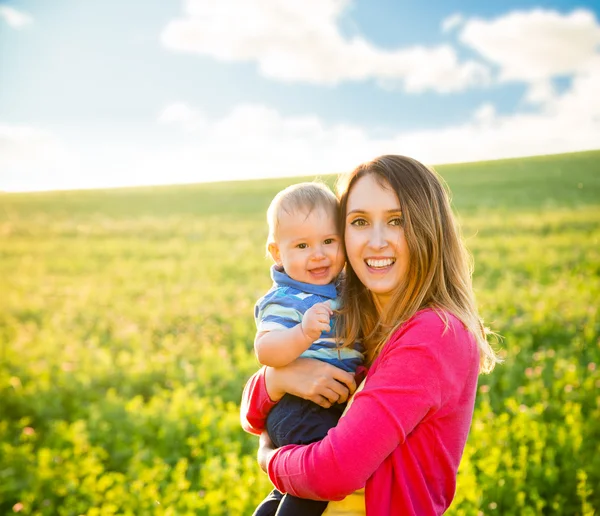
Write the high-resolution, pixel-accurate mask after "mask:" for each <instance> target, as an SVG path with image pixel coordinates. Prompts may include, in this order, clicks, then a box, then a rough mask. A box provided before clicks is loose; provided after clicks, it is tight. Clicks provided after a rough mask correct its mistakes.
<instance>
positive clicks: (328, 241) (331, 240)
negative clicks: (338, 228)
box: [323, 238, 335, 245]
mask: <svg viewBox="0 0 600 516" xmlns="http://www.w3.org/2000/svg"><path fill="white" fill-rule="evenodd" d="M334 242H335V238H326V239H325V240H324V241H323V243H324V244H325V245H329V244H333V243H334Z"/></svg>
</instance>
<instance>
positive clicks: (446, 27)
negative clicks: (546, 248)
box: [442, 13, 464, 32]
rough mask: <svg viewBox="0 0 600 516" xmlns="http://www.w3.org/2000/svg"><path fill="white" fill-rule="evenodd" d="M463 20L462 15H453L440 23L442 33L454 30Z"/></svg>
mask: <svg viewBox="0 0 600 516" xmlns="http://www.w3.org/2000/svg"><path fill="white" fill-rule="evenodd" d="M463 21H464V18H463V16H462V14H459V13H455V14H452V15H450V16H448V17H447V18H445V19H444V20H443V21H442V32H450V31H451V30H453V29H456V27H458V26H459V25H460V24H461V23H463Z"/></svg>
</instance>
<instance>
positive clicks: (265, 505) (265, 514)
mask: <svg viewBox="0 0 600 516" xmlns="http://www.w3.org/2000/svg"><path fill="white" fill-rule="evenodd" d="M282 498H283V493H280V492H279V491H277V489H273V491H271V492H270V493H269V494H268V496H267V497H266V498H265V499H264V500H263V501H262V502H260V505H259V506H258V507H257V508H256V509H255V510H254V512H253V513H252V516H275V514H276V513H277V509H278V508H279V504H280V502H281V499H282Z"/></svg>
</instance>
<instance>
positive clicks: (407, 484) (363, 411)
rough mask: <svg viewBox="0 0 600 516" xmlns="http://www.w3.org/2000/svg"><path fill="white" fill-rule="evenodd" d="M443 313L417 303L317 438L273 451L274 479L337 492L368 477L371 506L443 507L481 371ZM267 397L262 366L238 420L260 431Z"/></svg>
mask: <svg viewBox="0 0 600 516" xmlns="http://www.w3.org/2000/svg"><path fill="white" fill-rule="evenodd" d="M448 319H449V320H448V328H445V326H444V322H443V321H442V320H441V318H440V316H439V315H437V314H436V313H435V312H433V311H432V310H423V311H421V312H418V313H417V314H416V315H415V316H414V317H413V318H412V319H410V320H409V321H407V322H406V323H405V324H404V325H403V326H402V327H401V328H400V329H399V330H398V331H397V332H395V333H394V334H393V335H392V337H391V338H390V340H389V341H388V343H387V344H386V345H385V347H384V348H383V350H382V351H381V353H380V354H379V356H378V357H377V358H376V359H375V361H374V362H373V364H372V366H371V368H370V369H369V373H368V376H367V379H366V382H365V387H364V389H363V390H362V391H361V392H360V393H358V394H357V395H356V396H355V398H354V401H353V405H352V407H351V408H350V410H349V411H348V413H347V414H346V415H345V416H344V417H343V418H342V419H341V420H340V422H339V423H338V425H337V426H336V427H335V428H333V429H331V430H330V431H329V433H328V434H327V436H326V437H325V438H324V439H323V440H322V441H319V442H317V443H313V444H310V445H306V446H297V445H288V446H284V447H282V448H279V449H278V450H277V451H276V452H275V454H274V455H273V457H272V459H271V460H270V462H269V464H268V473H269V478H270V479H271V481H272V482H273V484H274V485H275V487H277V489H279V490H280V491H283V492H287V493H292V494H294V495H296V496H299V497H303V498H313V499H319V500H340V499H342V498H344V497H345V496H347V495H348V494H350V493H352V492H353V491H355V490H357V489H359V488H361V487H365V486H366V489H365V493H366V495H365V496H366V512H367V515H368V516H387V515H391V514H402V515H411V514H415V515H419V516H424V515H429V514H442V513H443V512H444V511H445V510H446V509H447V508H448V507H449V506H450V503H451V502H452V499H453V497H454V492H455V489H456V474H457V470H458V465H459V463H460V459H461V457H462V453H463V450H464V447H465V442H466V440H467V435H468V433H469V427H470V424H471V419H472V416H473V407H474V404H475V393H476V390H477V376H478V371H479V352H478V348H477V344H476V342H475V339H474V338H473V336H472V335H471V334H470V333H468V331H467V330H466V329H465V328H464V326H463V325H462V323H460V321H459V320H458V319H456V318H455V317H454V316H452V315H449V316H448ZM273 405H274V403H273V402H272V401H271V400H270V399H269V396H268V394H267V390H266V386H265V380H264V370H261V371H259V372H258V373H256V374H255V375H254V376H253V377H252V378H251V379H250V380H249V382H248V383H247V385H246V388H245V389H244V395H243V399H242V407H241V420H242V426H243V427H244V429H245V430H246V431H248V432H251V433H255V434H259V433H260V432H261V431H262V429H264V426H265V418H266V416H267V414H268V413H269V410H270V409H271V408H272V407H273Z"/></svg>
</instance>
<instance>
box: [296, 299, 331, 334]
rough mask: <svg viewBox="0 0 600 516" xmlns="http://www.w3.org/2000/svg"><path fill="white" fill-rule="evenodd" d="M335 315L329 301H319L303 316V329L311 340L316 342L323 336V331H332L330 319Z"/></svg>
mask: <svg viewBox="0 0 600 516" xmlns="http://www.w3.org/2000/svg"><path fill="white" fill-rule="evenodd" d="M332 315H333V310H332V309H331V306H330V304H329V301H325V302H324V303H317V304H316V305H313V306H311V307H310V308H309V309H308V310H307V311H306V312H304V317H302V331H303V332H304V335H306V336H307V337H308V338H309V339H310V340H311V342H314V341H315V340H317V339H318V338H319V337H320V336H321V332H324V331H330V330H331V326H330V325H329V320H330V318H331V316H332Z"/></svg>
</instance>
